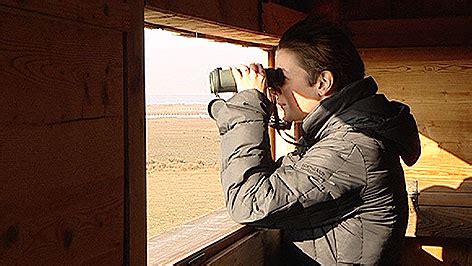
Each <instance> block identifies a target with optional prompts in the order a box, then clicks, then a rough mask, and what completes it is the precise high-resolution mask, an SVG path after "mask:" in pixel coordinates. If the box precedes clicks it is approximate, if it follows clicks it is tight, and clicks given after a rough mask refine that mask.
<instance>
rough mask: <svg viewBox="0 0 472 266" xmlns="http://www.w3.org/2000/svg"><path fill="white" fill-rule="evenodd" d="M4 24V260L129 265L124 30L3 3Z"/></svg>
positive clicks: (0, 119) (0, 158) (0, 217)
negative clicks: (126, 257)
mask: <svg viewBox="0 0 472 266" xmlns="http://www.w3.org/2000/svg"><path fill="white" fill-rule="evenodd" d="M52 9H53V8H52ZM0 24H1V25H2V27H0V80H2V84H3V89H2V97H0V112H1V113H2V116H0V139H2V142H1V144H0V150H1V153H0V168H1V169H2V174H1V179H0V187H1V188H2V192H1V193H0V238H1V240H0V243H2V244H1V245H0V264H2V265H10V264H19V265H38V264H43V265H46V264H104V263H108V264H121V263H122V261H123V258H122V256H123V220H124V218H123V203H124V197H123V187H124V185H123V169H124V159H123V154H124V151H123V147H124V144H123V139H124V136H123V107H122V105H123V91H122V90H123V83H122V82H123V76H122V69H123V62H122V59H123V58H122V54H123V53H122V34H121V33H120V32H118V31H114V30H110V29H105V28H98V27H95V26H90V25H81V24H78V23H76V22H73V21H71V22H69V21H67V20H63V19H57V18H53V17H48V16H44V15H40V14H35V13H32V12H29V11H23V10H15V9H11V8H5V7H3V6H2V7H0Z"/></svg>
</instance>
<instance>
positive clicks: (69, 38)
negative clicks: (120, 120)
mask: <svg viewBox="0 0 472 266" xmlns="http://www.w3.org/2000/svg"><path fill="white" fill-rule="evenodd" d="M0 24H1V25H2V27H1V28H0V51H2V54H1V57H0V69H2V71H1V72H0V75H1V80H2V82H3V84H5V85H4V86H5V89H4V90H3V91H4V92H3V95H2V97H1V98H0V113H2V116H0V124H3V125H6V124H31V125H47V124H54V123H61V122H66V121H75V120H80V119H95V118H101V117H107V116H121V115H122V102H123V99H122V93H121V88H122V82H123V80H122V69H123V67H122V45H121V42H122V36H121V33H119V32H116V31H110V30H106V29H100V28H96V27H89V26H84V25H79V24H75V23H66V22H64V21H59V20H49V19H47V18H45V17H39V16H35V15H30V13H27V12H21V11H18V12H15V11H14V10H11V9H6V8H2V7H0ZM6 84H8V85H6Z"/></svg>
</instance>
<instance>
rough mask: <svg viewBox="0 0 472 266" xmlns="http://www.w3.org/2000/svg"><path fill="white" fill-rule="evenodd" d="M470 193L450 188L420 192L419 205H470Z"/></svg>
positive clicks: (471, 205) (471, 199) (471, 202)
mask: <svg viewBox="0 0 472 266" xmlns="http://www.w3.org/2000/svg"><path fill="white" fill-rule="evenodd" d="M471 196H472V193H464V192H462V193H461V192H457V191H455V190H453V189H450V190H449V191H446V192H429V191H428V189H426V190H424V191H422V192H420V194H419V199H418V201H419V204H420V206H444V207H469V208H470V207H472V197H471Z"/></svg>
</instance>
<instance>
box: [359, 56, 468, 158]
mask: <svg viewBox="0 0 472 266" xmlns="http://www.w3.org/2000/svg"><path fill="white" fill-rule="evenodd" d="M361 54H362V57H363V58H364V61H365V64H366V72H367V74H368V75H372V76H373V77H374V78H375V79H376V81H377V82H378V84H379V88H380V92H381V93H385V95H386V96H387V97H388V98H390V99H395V100H399V101H401V102H404V103H406V104H408V105H409V106H410V107H411V110H412V112H413V114H414V115H415V118H416V119H417V123H418V128H419V130H420V132H421V133H422V134H423V135H424V136H425V137H427V138H429V139H431V140H433V141H434V142H436V143H437V144H439V146H440V147H441V148H442V149H444V150H447V151H448V152H449V153H451V154H453V155H455V156H457V157H459V158H460V159H462V160H464V161H465V162H467V163H469V164H470V163H472V150H471V149H470V143H471V141H472V137H471V136H472V135H471V134H470V132H472V123H471V122H470V116H471V115H472V114H471V108H470V106H471V103H472V87H471V86H470V84H472V49H470V48H460V49H454V48H449V49H448V48H431V49H402V50H394V49H372V50H371V49H363V50H361ZM448 57H449V58H450V59H447V58H448Z"/></svg>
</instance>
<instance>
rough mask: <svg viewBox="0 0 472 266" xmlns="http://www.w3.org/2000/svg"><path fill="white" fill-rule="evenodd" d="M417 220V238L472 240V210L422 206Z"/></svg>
mask: <svg viewBox="0 0 472 266" xmlns="http://www.w3.org/2000/svg"><path fill="white" fill-rule="evenodd" d="M410 217H411V216H410ZM416 219H417V221H416V225H412V224H411V223H410V226H415V227H416V229H415V231H414V235H415V236H433V237H449V238H472V208H460V207H432V206H421V205H420V207H419V211H418V212H417V214H416Z"/></svg>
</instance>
